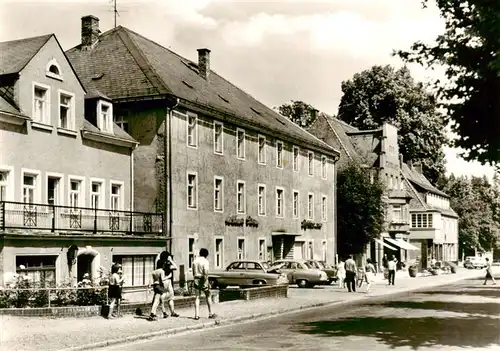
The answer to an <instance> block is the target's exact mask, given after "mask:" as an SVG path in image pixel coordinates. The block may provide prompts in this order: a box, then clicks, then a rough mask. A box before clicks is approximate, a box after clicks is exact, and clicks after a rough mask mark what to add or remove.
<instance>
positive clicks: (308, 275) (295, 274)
mask: <svg viewBox="0 0 500 351" xmlns="http://www.w3.org/2000/svg"><path fill="white" fill-rule="evenodd" d="M273 267H276V268H278V269H279V270H280V271H281V272H284V273H286V275H287V278H288V283H290V284H297V285H298V287H299V288H312V287H314V286H315V285H324V284H328V276H327V275H326V273H325V272H324V271H322V270H321V269H317V268H314V267H312V266H311V265H310V264H309V263H307V262H306V261H304V260H278V261H276V262H274V264H273Z"/></svg>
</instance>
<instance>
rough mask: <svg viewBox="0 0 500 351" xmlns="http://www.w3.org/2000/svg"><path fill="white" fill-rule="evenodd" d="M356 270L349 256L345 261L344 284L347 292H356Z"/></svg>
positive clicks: (354, 263)
mask: <svg viewBox="0 0 500 351" xmlns="http://www.w3.org/2000/svg"><path fill="white" fill-rule="evenodd" d="M356 269H357V268H356V262H354V260H353V259H352V255H349V257H348V259H347V260H346V261H345V282H346V284H347V289H348V290H349V292H351V291H352V292H356Z"/></svg>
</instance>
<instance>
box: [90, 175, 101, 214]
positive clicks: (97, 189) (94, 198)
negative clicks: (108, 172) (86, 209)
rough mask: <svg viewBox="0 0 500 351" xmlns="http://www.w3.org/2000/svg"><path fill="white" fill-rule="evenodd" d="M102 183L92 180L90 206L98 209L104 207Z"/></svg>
mask: <svg viewBox="0 0 500 351" xmlns="http://www.w3.org/2000/svg"><path fill="white" fill-rule="evenodd" d="M101 191H102V183H101V182H91V185H90V207H91V208H94V209H97V208H102V207H103V206H102V202H101V201H102V196H101Z"/></svg>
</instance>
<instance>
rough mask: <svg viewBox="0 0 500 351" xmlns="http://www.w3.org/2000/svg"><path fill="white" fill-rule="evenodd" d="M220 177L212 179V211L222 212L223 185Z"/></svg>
mask: <svg viewBox="0 0 500 351" xmlns="http://www.w3.org/2000/svg"><path fill="white" fill-rule="evenodd" d="M223 184H224V183H223V178H222V177H215V178H214V211H217V212H222V211H223V210H224V185H223Z"/></svg>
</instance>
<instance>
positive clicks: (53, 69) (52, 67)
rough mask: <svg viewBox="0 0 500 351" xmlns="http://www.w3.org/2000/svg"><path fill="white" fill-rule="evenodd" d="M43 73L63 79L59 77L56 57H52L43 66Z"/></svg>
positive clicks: (59, 70)
mask: <svg viewBox="0 0 500 351" xmlns="http://www.w3.org/2000/svg"><path fill="white" fill-rule="evenodd" d="M45 75H46V76H47V77H50V78H54V79H57V80H59V81H62V80H63V78H62V77H61V67H60V66H59V63H57V61H56V59H52V60H50V61H49V63H48V64H47V66H46V67H45Z"/></svg>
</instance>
